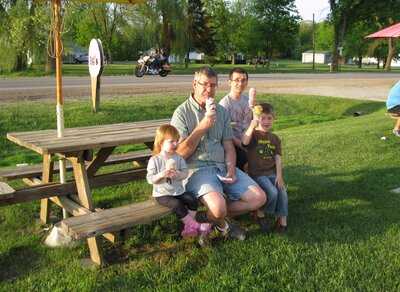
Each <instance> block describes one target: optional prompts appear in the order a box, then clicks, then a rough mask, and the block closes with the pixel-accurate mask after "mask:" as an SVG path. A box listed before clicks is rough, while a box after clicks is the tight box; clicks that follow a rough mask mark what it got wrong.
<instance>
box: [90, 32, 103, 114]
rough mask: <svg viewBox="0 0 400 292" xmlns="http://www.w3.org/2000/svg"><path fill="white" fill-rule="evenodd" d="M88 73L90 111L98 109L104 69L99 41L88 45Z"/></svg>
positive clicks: (96, 40) (92, 41) (93, 41)
mask: <svg viewBox="0 0 400 292" xmlns="http://www.w3.org/2000/svg"><path fill="white" fill-rule="evenodd" d="M88 66H89V73H90V79H91V84H92V110H93V112H97V111H98V110H99V107H100V76H101V73H102V72H103V68H104V53H103V46H102V44H101V41H100V40H99V39H92V40H91V41H90V45H89V60H88Z"/></svg>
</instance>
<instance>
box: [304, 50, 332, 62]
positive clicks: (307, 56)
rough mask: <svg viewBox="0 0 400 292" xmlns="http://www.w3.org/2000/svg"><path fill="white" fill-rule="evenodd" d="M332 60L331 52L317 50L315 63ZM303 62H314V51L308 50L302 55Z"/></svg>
mask: <svg viewBox="0 0 400 292" xmlns="http://www.w3.org/2000/svg"><path fill="white" fill-rule="evenodd" d="M331 60H332V54H331V52H323V51H316V52H315V63H316V64H328V63H330V62H331ZM301 62H302V63H312V62H313V52H312V51H306V52H304V53H303V54H302V56H301Z"/></svg>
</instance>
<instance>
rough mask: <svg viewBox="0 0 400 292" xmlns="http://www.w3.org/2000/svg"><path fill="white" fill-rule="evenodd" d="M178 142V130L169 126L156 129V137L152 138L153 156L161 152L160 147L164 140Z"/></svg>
mask: <svg viewBox="0 0 400 292" xmlns="http://www.w3.org/2000/svg"><path fill="white" fill-rule="evenodd" d="M168 138H170V139H174V140H179V132H178V130H177V129H176V128H175V127H174V126H172V125H169V124H166V125H162V126H160V127H158V129H157V131H156V137H155V138H154V147H153V155H157V154H159V153H160V152H161V145H162V143H163V142H164V140H165V139H168Z"/></svg>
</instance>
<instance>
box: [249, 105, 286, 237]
mask: <svg viewBox="0 0 400 292" xmlns="http://www.w3.org/2000/svg"><path fill="white" fill-rule="evenodd" d="M253 113H254V117H253V120H252V121H251V123H250V126H249V127H248V129H247V130H246V132H245V133H244V135H243V138H242V144H243V145H244V146H246V148H247V157H248V160H249V162H248V163H249V167H248V171H249V175H250V176H251V177H252V178H253V179H254V180H255V181H256V182H257V183H258V184H259V185H260V187H261V188H262V189H263V190H264V191H265V193H266V194H268V202H267V203H266V205H265V206H264V207H263V208H262V209H263V210H261V209H260V210H259V211H258V212H259V214H258V216H259V217H262V214H260V213H263V212H262V211H264V212H267V213H270V214H273V215H275V216H276V217H277V220H276V225H275V228H276V231H277V232H279V233H284V232H286V230H287V215H288V196H287V193H286V189H285V183H284V181H283V173H282V158H281V156H282V150H281V140H280V139H279V137H278V136H276V135H275V134H273V133H272V132H271V128H272V125H273V123H274V119H275V115H274V111H273V108H272V106H271V105H270V104H268V103H262V104H260V105H257V106H255V108H254V112H253Z"/></svg>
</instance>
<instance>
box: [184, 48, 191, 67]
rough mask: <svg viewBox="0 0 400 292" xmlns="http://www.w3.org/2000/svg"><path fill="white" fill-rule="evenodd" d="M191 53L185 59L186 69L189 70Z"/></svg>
mask: <svg viewBox="0 0 400 292" xmlns="http://www.w3.org/2000/svg"><path fill="white" fill-rule="evenodd" d="M189 53H190V52H189V51H188V52H187V53H186V57H185V69H187V68H189Z"/></svg>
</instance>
